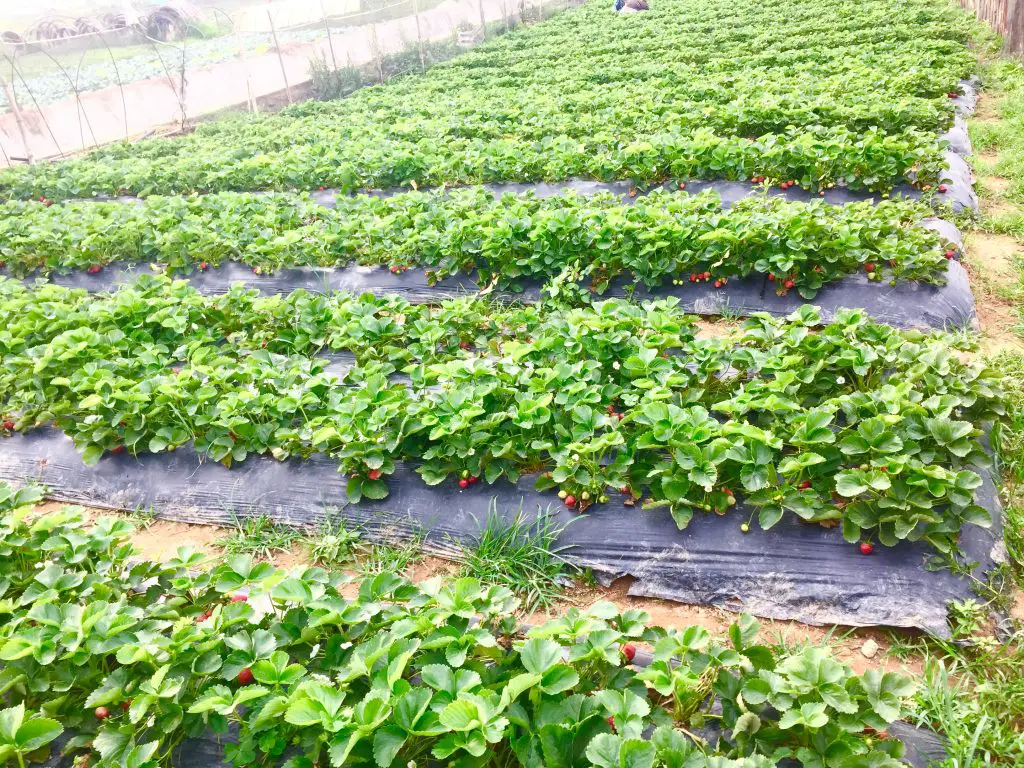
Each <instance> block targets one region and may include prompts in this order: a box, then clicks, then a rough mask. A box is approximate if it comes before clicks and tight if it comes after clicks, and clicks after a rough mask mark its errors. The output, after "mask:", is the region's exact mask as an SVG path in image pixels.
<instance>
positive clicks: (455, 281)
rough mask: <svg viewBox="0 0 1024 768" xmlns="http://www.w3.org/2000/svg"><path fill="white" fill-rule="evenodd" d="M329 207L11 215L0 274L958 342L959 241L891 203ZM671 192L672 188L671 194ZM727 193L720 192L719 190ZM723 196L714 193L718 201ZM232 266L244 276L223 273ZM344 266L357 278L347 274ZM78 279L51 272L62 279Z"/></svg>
mask: <svg viewBox="0 0 1024 768" xmlns="http://www.w3.org/2000/svg"><path fill="white" fill-rule="evenodd" d="M579 186H581V191H582V192H584V193H588V192H589V193H590V194H579V193H577V191H576V190H570V191H564V190H563V191H561V192H559V193H557V194H547V193H548V192H551V191H552V190H547V189H545V190H541V193H542V194H541V195H539V196H535V195H533V194H525V195H520V194H511V192H512V191H513V190H509V189H496V190H485V189H480V188H475V189H460V190H452V191H450V192H447V193H437V192H432V193H421V192H407V193H402V194H398V195H393V196H388V197H385V198H382V197H375V196H359V197H341V198H339V199H337V200H335V201H333V202H334V203H335V204H336V205H335V207H332V208H325V207H322V206H321V205H319V204H318V202H317V201H314V200H313V199H311V198H309V197H306V196H301V195H286V194H274V195H253V194H247V193H242V194H239V193H223V194H217V195H208V196H203V197H197V198H180V197H173V198H160V197H153V198H147V199H146V200H145V201H141V202H140V203H139V204H138V205H123V204H121V203H118V202H105V203H69V204H65V205H61V204H56V205H46V204H44V203H40V202H35V203H9V204H7V205H6V206H5V207H4V208H5V210H4V212H3V213H4V215H3V216H0V236H2V240H0V241H2V242H3V245H2V246H0V258H3V259H4V260H5V261H6V264H5V269H6V270H7V271H9V272H11V273H13V274H18V275H25V274H32V275H40V274H46V273H48V272H51V271H56V272H57V273H58V274H56V275H51V279H52V280H53V281H54V282H57V283H59V284H63V285H69V286H78V287H83V288H86V289H89V290H99V289H102V288H109V287H112V286H113V285H117V284H120V283H125V282H130V281H132V280H134V279H135V277H136V276H137V274H138V270H144V271H150V270H151V269H153V268H156V269H158V270H160V271H169V272H171V273H180V272H186V273H191V277H190V280H191V281H192V283H193V284H194V285H195V286H196V287H198V288H199V289H200V290H201V291H204V292H224V291H227V290H228V289H229V288H230V286H231V285H233V284H234V283H236V282H242V283H244V284H246V285H249V286H252V287H255V288H258V289H259V290H261V291H264V292H269V293H273V292H290V291H292V290H295V289H297V288H305V289H307V290H312V291H325V290H337V289H344V290H350V291H357V292H359V291H371V292H374V293H378V294H380V293H396V294H400V295H403V296H405V297H407V298H411V299H414V300H417V301H439V300H442V299H444V298H448V297H451V296H458V295H467V294H470V293H479V292H481V291H483V292H484V293H493V294H494V295H497V296H503V297H506V298H516V299H520V300H525V301H538V300H540V299H542V298H545V297H555V298H558V299H560V300H568V301H570V302H575V303H580V302H583V303H585V302H589V301H591V300H592V299H593V298H595V297H598V296H602V295H606V296H617V297H635V298H651V297H659V296H660V297H665V296H676V297H678V298H679V299H680V300H681V301H682V302H683V306H684V308H686V309H688V310H690V311H694V312H698V313H701V314H718V313H722V312H733V313H737V314H740V315H746V314H750V313H752V312H757V311H762V310H764V311H770V312H774V313H777V314H778V313H783V314H788V313H789V312H791V311H792V310H793V309H795V308H796V307H797V306H799V304H800V303H801V300H802V299H811V298H813V299H815V300H816V301H817V302H819V304H820V305H821V306H822V308H823V311H825V313H826V315H827V316H829V317H831V316H832V315H833V314H834V313H835V312H836V311H838V310H839V309H840V308H842V307H863V308H865V309H867V310H868V311H869V312H870V313H871V314H872V316H873V317H875V318H876V319H878V320H881V321H884V322H890V323H893V324H895V325H899V326H901V327H937V328H953V327H958V328H959V327H969V326H970V325H971V324H972V322H973V318H974V307H973V298H972V296H971V293H970V289H969V286H968V285H967V281H966V276H965V274H964V273H963V270H962V269H960V268H959V266H958V265H956V264H955V263H953V260H955V258H956V257H958V256H959V245H958V241H959V232H957V230H956V229H955V227H952V226H950V225H948V224H945V223H944V222H942V221H941V220H935V219H928V218H925V217H926V216H927V214H928V211H929V209H928V208H926V207H924V206H922V205H920V204H916V203H910V202H906V201H880V202H878V203H877V204H874V203H872V202H871V201H864V202H859V203H852V204H849V205H842V206H833V205H829V204H826V203H825V202H823V201H814V200H809V201H805V202H790V201H785V200H782V199H779V198H776V197H773V196H770V195H763V194H762V195H758V196H754V197H746V198H740V199H738V200H732V199H730V197H725V198H723V196H722V195H720V194H719V192H718V191H717V190H714V189H708V190H705V191H702V192H699V193H696V194H690V193H689V188H688V191H686V192H682V191H675V192H670V191H667V190H665V189H659V190H654V191H653V192H651V193H650V194H648V195H645V196H637V197H635V198H631V197H630V196H629V193H628V192H626V193H625V194H624V198H625V199H626V200H628V201H629V203H630V204H629V205H622V204H621V202H622V199H621V198H620V197H619V196H618V194H615V192H618V193H620V194H621V193H622V190H621V189H619V190H615V192H613V191H611V190H603V191H595V190H594V189H593V187H592V186H590V187H588V186H583V185H579ZM684 186H686V185H684ZM718 186H720V187H721V186H727V185H718ZM723 191H724V193H725V194H726V195H729V190H728V189H725V190H723ZM237 260H242V261H244V262H245V265H243V264H239V263H237ZM357 265H358V266H357ZM71 268H78V269H79V270H83V269H84V271H78V272H72V273H68V274H65V273H66V272H67V270H68V269H71Z"/></svg>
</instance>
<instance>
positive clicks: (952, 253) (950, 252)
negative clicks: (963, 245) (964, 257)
mask: <svg viewBox="0 0 1024 768" xmlns="http://www.w3.org/2000/svg"><path fill="white" fill-rule="evenodd" d="M942 255H943V256H945V257H946V258H947V259H952V258H953V257H954V256H956V251H954V250H948V251H946V252H945V253H944V254H942Z"/></svg>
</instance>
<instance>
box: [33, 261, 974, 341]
mask: <svg viewBox="0 0 1024 768" xmlns="http://www.w3.org/2000/svg"><path fill="white" fill-rule="evenodd" d="M948 265H949V269H948V272H947V275H946V282H945V284H943V285H930V284H927V283H918V282H912V281H902V282H897V283H896V285H889V284H888V283H886V282H884V281H881V282H872V281H870V280H868V279H867V275H863V274H857V275H849V276H847V277H844V278H842V279H840V280H836V281H833V282H831V283H829V284H827V285H825V286H823V287H822V288H821V290H819V291H818V293H817V295H816V296H815V297H814V298H813V299H811V300H810V301H808V300H806V299H803V298H802V297H801V296H800V295H799V294H798V293H797V292H796V291H795V290H791V291H789V293H788V294H787V295H785V296H779V295H777V294H776V292H775V285H774V284H773V283H771V282H769V281H768V280H767V278H765V277H763V276H749V277H746V278H742V279H740V278H733V279H732V280H730V281H729V282H728V283H727V284H726V285H724V286H722V287H721V288H713V287H712V286H711V285H710V284H709V283H696V284H695V283H690V282H686V283H684V284H683V285H671V284H666V285H661V286H660V287H658V288H654V289H647V288H646V287H645V286H644V285H643V284H642V283H633V282H632V281H630V280H628V279H625V278H617V279H616V280H614V281H613V282H612V284H611V286H610V287H609V289H608V290H607V291H606V292H605V293H604V294H601V296H603V297H606V298H634V299H638V300H643V299H659V298H666V297H670V296H672V297H675V298H677V299H679V302H680V307H681V308H682V309H683V310H684V311H686V312H691V313H694V314H699V315H721V314H730V315H738V316H749V315H752V314H754V313H756V312H768V313H770V314H772V315H776V316H786V315H788V314H790V313H791V312H793V311H795V310H796V309H797V308H799V307H800V306H802V305H803V304H807V303H813V304H815V305H816V306H819V307H821V312H822V319H823V321H825V322H828V321H829V320H830V319H831V318H832V317H834V316H835V314H836V312H837V311H838V310H839V309H841V308H844V307H852V308H860V309H863V310H864V311H865V312H867V313H868V315H870V316H871V317H872V318H874V319H875V320H877V321H878V322H882V323H887V324H889V325H893V326H896V327H898V328H921V329H941V330H946V329H950V330H952V329H961V328H973V327H975V325H976V323H977V317H976V313H975V308H974V296H973V294H972V293H971V287H970V285H969V283H968V281H967V273H966V272H965V271H964V268H963V267H962V266H961V265H960V264H959V263H958V262H956V261H950V262H949V263H948ZM141 271H142V270H140V269H139V268H138V266H137V265H125V264H113V265H110V266H108V267H107V268H106V269H105V270H103V272H101V273H99V274H96V275H90V274H87V273H84V272H75V273H72V274H68V275H54V276H53V278H52V282H54V283H56V284H58V285H64V286H68V287H72V288H84V289H86V290H91V291H98V290H106V289H110V288H114V287H116V286H117V285H120V284H129V283H132V282H134V281H135V279H136V278H137V277H138V275H139V274H140V272H141ZM190 283H191V284H192V286H194V287H195V288H196V289H198V290H199V291H201V292H202V293H208V294H218V293H225V292H226V291H228V290H229V289H230V288H231V286H232V285H236V284H239V283H241V284H243V285H245V286H246V287H248V288H256V289H257V290H259V291H260V292H261V293H264V294H287V293H291V292H292V291H294V290H296V289H300V288H301V289H305V290H307V291H311V292H313V293H325V292H329V291H348V292H351V293H354V294H361V293H373V294H376V295H382V294H397V295H400V296H402V297H404V298H406V299H408V300H409V301H412V302H415V303H432V302H437V301H442V300H444V299H451V298H458V297H462V296H473V295H477V294H479V292H480V286H478V285H477V284H476V283H475V282H473V280H472V279H471V278H470V277H469V276H468V275H457V276H454V277H450V278H446V279H444V280H441V281H439V282H437V283H435V284H433V285H431V284H430V283H429V282H428V280H427V274H426V270H424V269H421V268H418V267H413V268H410V269H409V270H407V271H405V272H403V273H401V274H397V275H395V274H392V273H391V272H389V271H388V269H387V268H386V267H362V266H350V267H341V268H332V267H292V268H287V269H282V270H279V271H278V272H275V273H274V274H271V275H256V274H254V273H253V271H252V270H251V269H249V268H248V267H246V266H244V265H242V264H237V263H231V264H225V265H222V266H220V267H216V268H211V269H210V270H208V271H206V272H200V273H196V274H194V275H192V277H191V278H190ZM489 295H490V296H491V297H493V298H496V299H499V300H505V301H523V302H536V301H539V300H541V299H542V298H543V291H542V286H541V284H540V283H539V282H538V281H531V282H527V281H524V282H523V284H522V290H521V291H519V292H516V293H511V292H502V291H497V290H495V291H492V292H490V293H489ZM595 298H598V297H597V296H595Z"/></svg>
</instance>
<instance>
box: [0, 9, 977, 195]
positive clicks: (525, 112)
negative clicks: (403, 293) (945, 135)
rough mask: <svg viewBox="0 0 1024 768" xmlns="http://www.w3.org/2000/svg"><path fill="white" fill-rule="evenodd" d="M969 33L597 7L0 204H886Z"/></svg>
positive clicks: (114, 158)
mask: <svg viewBox="0 0 1024 768" xmlns="http://www.w3.org/2000/svg"><path fill="white" fill-rule="evenodd" d="M737 5H739V6H740V7H739V9H737V8H736V6H737ZM826 6H827V8H826ZM823 12H827V13H828V14H829V16H830V24H829V25H822V24H821V23H820V20H819V19H820V15H821V14H822V13H823ZM883 20H884V21H883ZM969 29H970V26H969V22H968V20H967V17H966V16H964V15H962V14H959V13H958V12H957V11H955V10H954V9H952V8H949V7H946V6H944V4H940V3H938V2H936V1H935V0H913V2H912V3H905V4H900V5H898V6H897V5H896V4H894V3H893V2H891V0H871V1H870V2H864V3H842V4H838V5H836V4H831V3H829V4H825V3H823V2H822V0H787V1H786V2H785V3H767V4H766V3H759V2H754V1H753V0H746V2H744V3H740V4H737V3H735V2H725V1H724V0H717V1H716V2H714V3H711V4H710V6H709V4H708V3H704V2H701V3H696V2H693V0H665V2H663V3H661V4H659V6H658V7H657V8H655V9H654V10H653V11H651V12H650V13H649V14H648V15H646V16H644V17H642V18H641V17H637V18H635V19H631V20H629V21H628V22H622V23H616V17H615V16H614V15H612V13H611V12H610V11H609V9H608V8H607V7H606V6H603V5H601V4H597V3H595V4H591V5H588V6H585V7H584V8H582V9H578V10H577V11H575V12H573V13H568V14H563V15H562V16H561V17H559V18H557V19H555V20H553V21H550V22H547V23H545V24H542V25H538V26H537V27H534V28H532V29H528V30H523V31H520V32H516V33H513V34H511V35H509V36H507V37H506V38H503V39H500V40H497V41H494V42H492V43H489V44H485V45H484V46H482V47H481V50H479V51H478V52H473V53H470V54H468V55H467V56H465V57H460V58H459V59H458V60H456V61H454V62H451V63H449V64H447V65H443V66H439V67H436V68H434V69H432V70H431V71H430V72H428V73H427V74H426V75H425V76H423V77H414V78H408V79H406V80H405V81H402V82H397V83H392V84H388V85H385V86H383V87H380V88H369V89H365V90H363V91H360V92H358V93H356V94H354V95H353V96H352V97H350V98H348V99H344V100H342V101H339V102H336V103H334V104H332V105H329V106H328V107H325V108H319V107H315V106H314V107H298V108H295V109H292V110H289V111H287V112H286V113H285V114H283V115H280V116H260V117H256V118H244V119H239V120H234V121H226V122H223V123H218V124H215V125H213V126H210V127H203V128H201V129H200V130H198V131H197V132H196V133H195V135H193V136H188V137H184V138H175V139H168V140H165V139H161V140H153V141H149V142H143V143H141V144H135V145H125V146H122V147H117V148H112V149H108V150H100V151H99V152H97V153H95V154H94V155H93V156H92V157H87V158H84V159H80V160H74V161H70V162H67V163H62V164H60V165H59V166H38V167H32V168H18V169H12V170H9V171H7V172H5V173H3V174H0V189H3V190H5V191H6V192H7V194H9V195H11V196H14V197H25V196H33V197H35V196H38V195H40V194H42V195H45V196H47V197H51V198H64V197H74V196H88V195H92V194H96V193H103V192H106V193H110V192H115V191H119V190H129V191H133V192H137V193H142V194H152V193H175V192H182V191H189V190H227V189H238V190H242V189H258V188H275V189H294V188H296V187H299V188H301V187H305V188H313V187H316V186H320V185H325V186H326V185H330V186H341V187H343V188H345V189H348V190H351V189H356V188H362V187H382V186H396V185H411V184H413V183H418V184H420V185H424V184H430V185H439V184H443V183H455V182H467V183H471V182H480V181H497V180H535V179H540V178H546V179H561V178H565V177H567V176H571V175H582V176H589V177H595V178H613V177H636V178H639V179H647V180H650V179H657V178H660V177H663V176H665V175H676V176H680V177H682V176H687V177H692V176H708V177H727V178H748V177H750V176H752V175H763V176H769V177H773V178H780V179H787V178H793V179H798V180H799V181H800V182H801V183H802V184H805V185H807V186H808V187H810V188H815V189H817V188H820V187H823V186H827V185H828V184H832V183H847V184H850V185H852V186H857V187H870V188H881V189H884V188H888V187H890V186H892V185H894V184H896V183H898V182H899V181H901V180H903V179H904V178H905V177H906V175H907V174H908V173H910V172H916V173H917V175H918V176H919V177H920V178H921V179H922V180H923V181H924V182H926V183H928V182H933V181H934V178H935V176H936V175H937V173H938V172H939V170H940V167H941V158H940V157H939V155H938V153H937V151H936V149H935V134H936V132H937V131H939V130H941V129H944V128H945V127H946V126H947V125H948V124H949V122H950V121H951V119H952V110H951V108H950V106H949V104H948V103H947V102H948V100H947V99H946V94H947V92H950V91H952V90H955V88H956V84H957V81H958V79H960V78H962V77H963V76H965V75H966V74H967V73H968V72H969V71H970V69H971V67H972V65H973V62H972V57H971V55H970V53H969V52H968V51H967V49H966V48H965V47H964V45H963V41H964V40H965V39H966V38H967V36H968V34H969ZM797 41H799V42H797ZM633 50H635V51H636V55H635V56H630V55H624V53H623V52H624V51H633ZM567 61H571V62H572V66H571V67H568V66H566V62H567ZM748 139H753V141H749V140H748ZM58 169H59V170H58Z"/></svg>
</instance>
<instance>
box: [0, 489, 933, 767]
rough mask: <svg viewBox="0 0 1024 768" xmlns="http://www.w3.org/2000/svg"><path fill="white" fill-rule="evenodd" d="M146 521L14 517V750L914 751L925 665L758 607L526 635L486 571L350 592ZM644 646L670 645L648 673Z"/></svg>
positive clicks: (377, 582) (9, 579)
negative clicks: (913, 717)
mask: <svg viewBox="0 0 1024 768" xmlns="http://www.w3.org/2000/svg"><path fill="white" fill-rule="evenodd" d="M130 530H131V529H130V526H129V525H128V524H127V523H126V522H124V521H123V520H117V521H115V520H111V519H100V520H99V521H97V522H96V524H95V525H94V526H93V527H91V528H89V527H86V526H85V525H84V523H83V521H82V518H81V515H80V514H78V513H77V512H76V511H75V510H73V509H70V508H65V509H64V510H62V511H60V512H54V513H50V514H48V515H45V516H42V517H38V518H37V519H33V520H29V519H28V518H27V517H26V516H25V514H24V512H23V511H22V512H18V511H15V512H13V513H8V514H5V515H4V516H3V517H2V518H0V569H2V573H3V578H2V581H0V611H2V612H3V614H4V619H5V620H4V622H3V623H2V624H0V680H2V682H3V689H4V692H5V696H6V697H7V699H9V700H10V701H12V702H16V703H15V704H14V706H13V707H12V708H10V709H7V710H4V711H3V712H0V762H3V761H4V759H5V758H10V756H11V755H12V754H15V755H17V756H18V759H19V760H20V759H21V755H22V754H23V753H24V752H26V751H29V750H36V749H38V748H40V747H42V746H44V745H45V744H46V743H47V741H49V740H51V739H52V738H54V736H55V735H57V734H59V733H60V730H61V728H62V727H66V728H67V730H68V731H70V732H72V733H73V734H74V736H73V737H72V739H71V740H70V741H69V742H68V743H67V745H66V746H65V747H64V750H65V753H67V754H80V755H82V756H83V757H84V756H85V755H89V756H90V759H91V760H92V761H93V762H92V763H91V764H92V765H93V766H95V767H96V768H114V767H115V766H117V767H118V768H123V767H125V766H132V768H156V766H168V765H171V764H173V755H174V748H175V747H176V746H177V745H178V744H179V743H181V742H182V741H183V740H184V739H185V738H187V737H195V736H198V735H200V734H202V733H203V732H205V731H207V730H212V731H213V732H215V733H218V734H223V733H226V732H227V730H228V728H229V727H232V726H235V727H237V729H238V731H237V733H238V740H237V743H229V744H227V745H226V747H225V750H226V753H225V754H226V757H227V759H228V760H229V761H230V762H231V763H232V764H233V765H239V766H241V765H248V766H253V765H260V766H264V765H265V766H283V768H314V766H327V765H331V766H342V765H346V766H348V765H351V766H357V765H367V766H377V768H388V767H389V766H407V765H429V764H434V761H442V762H443V764H445V765H451V766H459V767H462V768H470V767H471V766H495V767H496V768H497V767H498V766H519V765H522V766H537V765H546V766H566V767H567V768H568V767H573V768H574V767H576V766H579V767H580V768H585V767H586V766H601V767H603V768H655V766H664V767H665V768H671V767H673V766H686V768H772V767H773V766H776V765H779V764H788V763H786V761H788V760H795V761H796V764H798V765H801V766H804V767H805V768H899V767H900V766H904V765H905V764H904V763H902V762H901V761H900V760H899V758H900V757H901V756H902V754H903V745H902V744H901V743H900V742H899V741H897V740H895V739H892V738H889V737H888V734H887V733H886V731H885V729H886V727H887V726H888V724H889V723H891V722H893V721H895V720H896V719H898V718H900V717H901V716H902V715H903V714H904V712H905V710H906V707H907V704H908V697H910V696H911V695H912V694H913V692H914V688H913V686H912V684H911V683H910V681H909V680H908V679H906V678H904V677H902V676H900V675H898V674H894V673H882V672H880V671H878V670H871V671H869V672H867V673H866V674H865V675H863V676H858V675H855V674H853V673H852V672H851V671H850V669H849V668H848V667H846V666H844V665H843V664H841V663H840V662H838V661H836V660H835V659H834V658H832V657H831V656H830V655H829V654H828V653H827V652H826V651H824V650H821V649H817V648H807V649H804V650H799V651H793V652H787V653H778V652H776V651H775V650H773V649H772V648H770V647H768V646H765V645H762V644H760V643H759V642H758V626H757V622H756V621H754V620H753V619H752V618H751V617H750V616H746V615H744V616H741V617H740V618H739V619H738V620H737V622H736V623H735V624H733V625H732V627H730V630H729V638H728V641H727V642H722V641H720V640H718V639H716V638H713V637H712V636H711V635H710V634H709V633H708V632H707V631H706V630H704V629H702V628H700V627H688V628H686V629H684V630H679V631H677V630H666V629H663V628H660V627H655V626H648V621H649V617H648V615H647V614H646V613H644V612H642V611H636V610H631V611H626V612H624V613H620V612H619V611H618V609H617V608H616V607H615V606H613V605H612V604H610V603H597V604H595V605H594V606H592V607H591V608H589V609H588V610H586V611H580V610H578V609H576V608H572V609H570V610H569V611H568V613H566V614H565V615H564V616H562V617H560V618H557V619H553V620H550V621H547V622H545V623H544V624H541V625H539V626H536V627H533V628H532V629H528V630H525V631H524V630H523V629H520V628H519V627H518V626H517V620H516V615H515V611H516V608H517V605H516V601H515V598H514V597H513V596H512V593H511V592H509V590H507V589H505V588H503V587H487V586H485V585H481V584H480V583H479V582H477V581H475V580H472V579H458V580H455V581H453V582H451V583H447V584H443V583H442V582H441V580H440V579H435V580H431V581H427V582H424V583H422V584H418V585H414V584H411V583H409V582H407V581H405V580H403V579H401V578H399V577H398V576H396V575H394V574H392V573H384V574H381V575H379V576H376V577H373V578H368V579H366V580H364V581H362V582H361V583H358V584H355V585H349V586H350V587H354V588H355V589H349V590H345V591H344V592H343V591H342V590H343V588H344V587H345V586H346V584H347V582H348V581H349V579H348V577H345V576H342V575H340V574H337V573H329V572H327V571H324V570H322V569H319V568H303V567H298V568H295V569H293V570H291V571H285V570H281V569H278V568H274V567H272V566H270V565H268V564H266V563H255V562H253V561H252V560H251V559H249V558H248V557H245V556H239V557H234V558H231V559H229V560H228V561H227V562H224V563H222V564H219V565H217V566H215V567H214V568H212V569H211V570H202V569H199V566H200V565H201V557H200V556H199V555H198V554H197V553H196V552H194V551H190V550H188V549H187V548H182V549H180V550H179V551H178V554H177V556H176V557H175V558H173V559H172V560H171V561H169V562H168V563H166V564H163V565H161V564H156V563H153V562H148V561H145V560H137V559H129V558H131V556H132V554H133V552H132V548H131V545H130V544H129V543H128V540H127V537H128V535H129V533H130ZM40 562H45V563H46V566H45V567H44V568H41V569H40V568H37V567H35V565H36V563H40ZM353 594H354V596H352V597H346V596H345V595H353ZM634 643H645V644H649V645H650V646H651V647H653V649H654V663H653V664H651V666H649V667H648V668H647V669H645V670H641V669H640V668H639V667H637V666H634V665H632V664H631V663H630V662H631V661H632V659H633V654H634V653H635V645H634ZM715 700H718V701H719V702H720V703H721V707H720V708H714V707H713V706H712V702H713V701H715ZM680 702H683V703H684V705H683V706H680ZM26 707H27V708H29V709H31V710H32V711H35V710H40V711H41V712H42V713H44V714H45V717H32V718H30V719H25V720H22V718H21V715H22V714H23V713H24V711H25V709H24V708H26ZM706 726H711V727H709V728H707V727H706ZM695 731H696V733H695ZM698 734H702V735H698ZM10 742H13V743H14V744H15V746H14V751H13V753H12V751H10V750H7V751H5V748H6V747H7V746H8V744H9V743H10Z"/></svg>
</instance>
